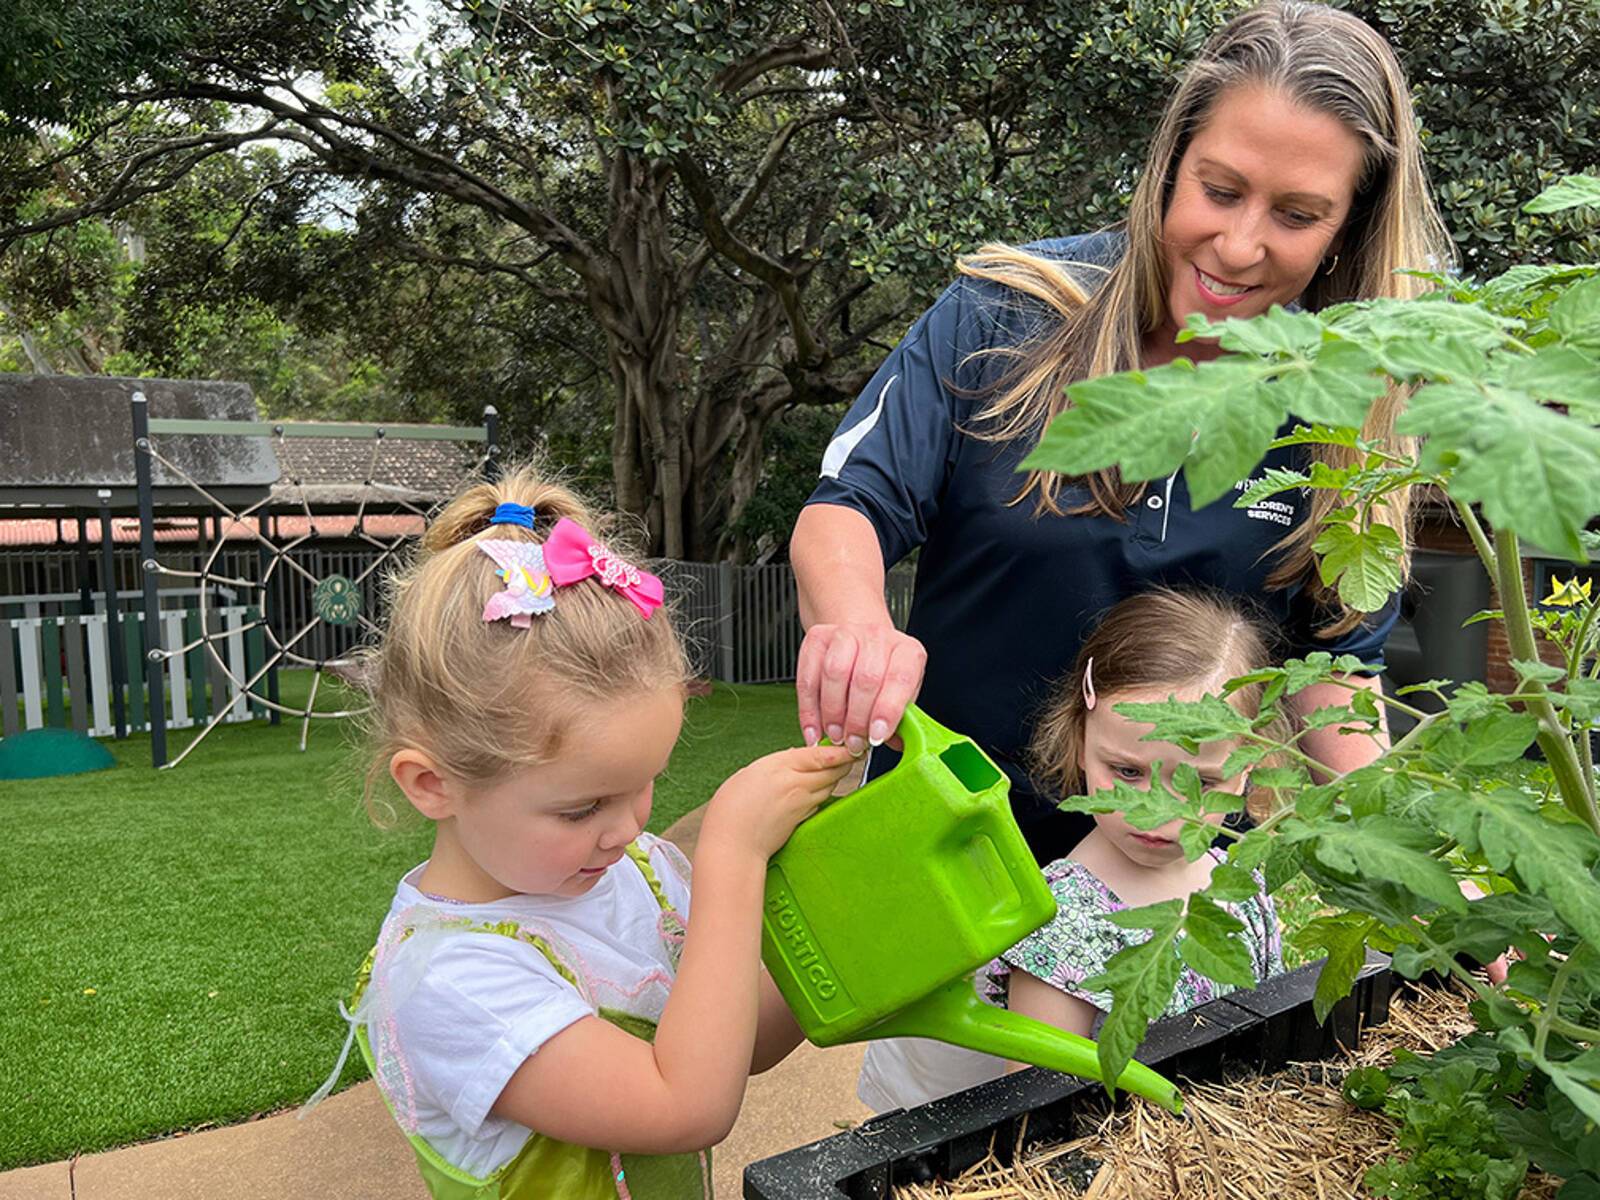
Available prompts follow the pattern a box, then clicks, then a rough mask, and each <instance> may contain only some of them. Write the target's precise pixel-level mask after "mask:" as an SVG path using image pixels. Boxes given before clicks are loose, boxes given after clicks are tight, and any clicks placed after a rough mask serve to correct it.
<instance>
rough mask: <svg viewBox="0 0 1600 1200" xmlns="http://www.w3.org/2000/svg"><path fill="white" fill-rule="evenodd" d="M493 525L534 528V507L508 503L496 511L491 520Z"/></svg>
mask: <svg viewBox="0 0 1600 1200" xmlns="http://www.w3.org/2000/svg"><path fill="white" fill-rule="evenodd" d="M489 524H491V525H521V526H522V527H523V528H524V529H532V528H533V507H532V506H531V505H528V504H514V503H512V502H511V501H509V500H508V501H506V502H505V503H504V504H502V505H500V506H499V507H498V508H496V509H495V510H494V516H492V517H490V518H489Z"/></svg>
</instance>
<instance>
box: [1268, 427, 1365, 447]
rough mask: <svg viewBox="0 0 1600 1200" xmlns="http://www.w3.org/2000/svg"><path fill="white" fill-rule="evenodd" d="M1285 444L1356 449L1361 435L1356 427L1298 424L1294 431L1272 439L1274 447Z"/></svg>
mask: <svg viewBox="0 0 1600 1200" xmlns="http://www.w3.org/2000/svg"><path fill="white" fill-rule="evenodd" d="M1284 446H1347V447H1349V448H1350V449H1351V450H1356V449H1359V448H1360V446H1361V435H1360V434H1359V433H1357V432H1356V431H1355V430H1354V429H1335V428H1333V427H1332V426H1329V425H1311V426H1306V425H1296V426H1295V427H1294V432H1293V433H1286V434H1284V435H1283V436H1282V437H1280V438H1274V439H1273V440H1272V447H1271V448H1272V449H1274V450H1277V449H1281V448H1282V447H1284Z"/></svg>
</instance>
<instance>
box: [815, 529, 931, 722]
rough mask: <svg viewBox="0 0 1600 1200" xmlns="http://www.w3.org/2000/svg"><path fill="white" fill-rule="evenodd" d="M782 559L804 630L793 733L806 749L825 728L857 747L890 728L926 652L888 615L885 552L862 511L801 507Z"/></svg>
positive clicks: (910, 695) (916, 685) (915, 684)
mask: <svg viewBox="0 0 1600 1200" xmlns="http://www.w3.org/2000/svg"><path fill="white" fill-rule="evenodd" d="M789 559H790V562H792V563H793V564H794V576H795V581H796V582H797V583H798V584H799V588H800V619H801V621H802V622H803V623H804V625H805V627H806V639H805V641H804V642H802V643H801V645H800V660H799V662H797V663H796V664H795V672H794V676H795V691H796V693H797V694H798V698H799V701H800V705H799V708H800V732H801V735H802V736H803V737H804V738H805V741H806V745H808V746H814V745H816V744H817V742H818V741H820V740H821V739H822V737H823V736H824V735H826V736H827V737H828V739H829V740H830V741H833V742H836V743H839V744H842V745H845V746H847V747H849V748H850V750H851V752H852V753H855V754H859V753H860V752H861V751H862V750H864V749H866V747H867V745H868V743H871V744H872V745H874V746H876V745H878V744H880V743H882V742H885V741H888V740H889V736H890V735H891V734H893V733H894V730H895V726H897V725H899V724H900V716H901V714H902V713H904V712H905V710H906V705H908V704H910V703H911V702H912V701H913V700H915V699H916V698H917V692H918V691H919V690H920V689H921V687H922V671H923V667H924V666H926V664H927V661H928V652H927V651H926V650H924V649H923V648H922V643H921V642H919V641H917V639H916V638H914V637H912V636H910V635H909V634H905V633H901V632H900V631H899V630H898V629H896V628H895V627H894V622H893V621H892V620H890V619H889V606H888V605H887V604H886V603H885V602H884V597H883V584H884V569H883V553H882V551H881V550H880V549H879V547H878V535H877V534H876V533H875V532H874V531H873V527H872V523H871V522H870V521H868V520H867V518H866V517H864V516H862V515H861V514H860V513H858V512H856V511H855V510H854V509H852V508H845V507H842V506H840V505H837V504H812V505H808V506H807V507H806V509H805V510H804V511H803V512H802V513H801V514H800V519H799V520H798V521H796V522H795V526H794V536H793V537H792V538H790V539H789Z"/></svg>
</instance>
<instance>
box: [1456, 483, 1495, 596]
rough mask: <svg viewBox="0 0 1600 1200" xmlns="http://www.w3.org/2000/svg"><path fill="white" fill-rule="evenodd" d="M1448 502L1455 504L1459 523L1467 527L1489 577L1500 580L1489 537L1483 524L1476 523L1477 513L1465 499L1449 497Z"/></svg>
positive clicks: (1468, 534)
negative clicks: (1484, 530) (1459, 519)
mask: <svg viewBox="0 0 1600 1200" xmlns="http://www.w3.org/2000/svg"><path fill="white" fill-rule="evenodd" d="M1450 502H1451V503H1452V504H1454V505H1455V506H1456V513H1457V515H1458V516H1460V518H1461V523H1462V524H1463V525H1465V526H1466V527H1467V536H1468V537H1470V538H1471V539H1472V544H1473V546H1474V547H1476V549H1477V551H1478V557H1479V558H1481V559H1482V560H1483V565H1484V569H1485V570H1487V571H1488V572H1489V578H1490V579H1493V580H1494V581H1495V582H1497V583H1498V582H1499V580H1500V564H1499V563H1498V562H1496V561H1495V554H1494V549H1493V547H1491V546H1490V545H1489V537H1488V535H1487V534H1485V533H1484V532H1483V526H1482V525H1480V524H1479V523H1478V514H1477V513H1475V512H1473V511H1472V505H1470V504H1468V503H1467V502H1466V501H1465V500H1457V499H1456V498H1455V497H1454V496H1452V497H1450Z"/></svg>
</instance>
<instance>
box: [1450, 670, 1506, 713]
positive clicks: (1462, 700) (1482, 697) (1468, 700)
mask: <svg viewBox="0 0 1600 1200" xmlns="http://www.w3.org/2000/svg"><path fill="white" fill-rule="evenodd" d="M1445 706H1446V708H1448V710H1449V712H1450V716H1451V718H1452V719H1454V720H1457V721H1463V722H1465V721H1476V720H1478V719H1479V718H1480V717H1486V716H1488V715H1489V714H1490V713H1492V712H1504V711H1506V702H1505V701H1504V700H1503V699H1501V698H1500V696H1499V694H1498V693H1495V692H1491V691H1490V690H1489V689H1488V688H1487V687H1486V686H1484V685H1483V684H1481V683H1479V682H1477V680H1472V681H1470V682H1468V683H1463V684H1462V685H1461V686H1460V687H1458V688H1457V689H1456V690H1455V694H1454V695H1452V696H1451V697H1450V699H1449V700H1447V701H1446V702H1445Z"/></svg>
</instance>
